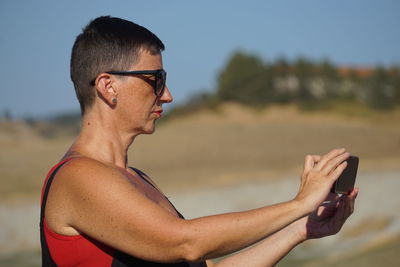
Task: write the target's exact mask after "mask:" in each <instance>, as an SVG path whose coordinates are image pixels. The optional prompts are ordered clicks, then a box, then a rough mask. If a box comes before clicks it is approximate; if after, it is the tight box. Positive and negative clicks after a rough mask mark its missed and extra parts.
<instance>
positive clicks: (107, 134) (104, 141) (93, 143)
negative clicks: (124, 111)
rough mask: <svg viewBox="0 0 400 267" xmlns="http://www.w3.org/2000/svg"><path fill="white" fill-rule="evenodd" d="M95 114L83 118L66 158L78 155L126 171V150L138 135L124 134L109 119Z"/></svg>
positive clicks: (116, 124) (113, 121) (118, 126)
mask: <svg viewBox="0 0 400 267" xmlns="http://www.w3.org/2000/svg"><path fill="white" fill-rule="evenodd" d="M95 114H99V113H96V112H91V113H89V114H85V116H83V119H82V126H81V131H80V134H79V136H78V137H77V139H76V140H75V142H74V144H73V145H72V146H71V148H70V149H69V151H68V152H67V156H71V155H74V154H78V155H81V156H86V157H89V158H93V159H95V160H98V161H100V162H103V163H106V164H110V165H114V166H117V167H119V168H124V169H126V168H127V164H128V154H127V153H128V148H129V146H130V145H131V144H132V142H133V141H134V139H135V137H136V136H137V135H138V133H137V134H132V133H131V134H127V133H124V132H123V131H122V130H121V129H120V125H119V124H118V123H116V121H115V120H112V118H111V117H109V116H99V115H95Z"/></svg>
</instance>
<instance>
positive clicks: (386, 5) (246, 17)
mask: <svg viewBox="0 0 400 267" xmlns="http://www.w3.org/2000/svg"><path fill="white" fill-rule="evenodd" d="M399 13H400V3H399V2H398V1H395V0H393V1H390V0H382V1H372V0H371V1H369V0H365V1H361V0H355V1H351V2H350V1H344V0H338V1H334V2H326V1H316V0H305V1H295V0H287V1H279V2H278V1H255V0H251V1H246V2H244V1H229V2H228V1H218V2H216V1H209V0H207V1H201V2H199V3H189V2H188V1H168V2H167V1H161V0H155V1H151V2H147V1H146V2H145V1H141V2H139V1H119V2H118V3H111V2H110V1H102V0H101V1H92V0H88V1H63V2H61V1H57V2H56V1H50V0H43V1H20V0H16V1H11V0H3V1H1V2H0V30H1V33H2V34H1V35H0V41H1V42H0V48H1V49H0V58H1V62H0V78H1V81H2V89H1V92H2V96H1V97H0V266H40V264H41V259H40V244H39V231H38V229H39V228H38V221H39V216H38V215H39V196H40V190H41V186H42V182H43V179H44V178H45V176H46V173H47V171H48V170H49V169H50V168H51V166H52V165H54V164H55V163H56V162H57V161H58V159H59V158H61V157H62V156H63V154H64V152H65V151H66V150H67V149H68V147H69V145H70V144H71V143H72V142H73V139H74V137H75V136H76V134H77V133H78V131H79V125H80V115H79V105H78V102H77V101H76V99H75V95H74V94H75V93H74V90H73V85H72V83H71V81H70V79H69V58H70V52H71V47H72V44H73V42H74V39H75V37H76V36H77V35H78V34H79V33H80V31H81V29H82V27H84V26H85V25H86V24H87V23H88V22H89V21H90V20H91V19H93V18H95V17H97V16H100V15H112V16H116V17H121V18H124V19H128V20H131V21H134V22H136V23H138V24H141V25H143V26H145V27H147V28H148V29H150V30H151V31H153V32H154V33H155V34H156V35H158V36H159V37H160V39H161V40H163V42H164V43H165V45H166V51H165V52H164V54H163V60H164V67H165V69H166V70H167V72H168V86H169V88H170V90H171V91H172V94H173V96H174V99H175V101H174V103H173V104H170V107H168V108H167V114H166V115H165V116H164V117H163V118H162V119H160V120H159V121H158V123H157V130H156V133H155V134H153V135H151V136H141V137H139V138H137V140H136V141H135V143H134V144H133V146H132V147H131V150H130V152H129V153H130V154H129V156H130V158H129V162H130V165H132V166H135V167H138V168H140V169H142V170H143V171H145V172H146V173H148V174H149V175H150V176H151V177H152V178H153V179H154V180H155V181H156V182H157V183H159V184H160V187H161V188H163V190H164V192H165V193H166V194H167V196H168V197H170V199H171V200H172V202H173V203H174V204H176V206H177V208H178V209H179V210H180V211H181V212H182V213H183V214H184V215H185V217H187V218H194V217H198V216H205V215H209V214H214V213H220V212H228V211H239V210H245V209H250V208H255V207H259V206H261V205H267V204H273V203H276V202H280V201H285V200H289V199H291V198H293V197H294V196H295V194H296V192H297V189H298V184H299V176H300V173H301V169H302V163H303V159H304V156H305V155H306V154H323V153H325V152H327V151H329V150H330V149H332V148H334V147H345V148H347V150H349V151H350V152H351V153H352V154H355V155H358V156H359V157H360V166H359V174H358V177H357V182H356V183H357V186H358V187H359V188H360V195H359V198H358V199H357V207H356V212H355V213H354V214H353V216H352V217H351V218H350V219H349V221H348V223H347V224H346V225H345V226H344V227H343V229H342V231H341V233H340V234H338V235H336V236H334V237H329V238H324V239H321V240H313V241H308V242H305V243H304V244H302V245H300V246H298V247H297V248H295V249H294V250H293V251H292V252H291V253H290V254H289V255H288V256H287V257H286V258H285V259H284V260H283V261H282V262H281V263H280V264H278V266H337V265H338V264H344V263H345V264H346V266H376V265H378V264H381V265H382V264H383V265H384V266H399V265H400V260H399V257H398V254H399V253H400V215H399V214H400V212H399V211H400V195H399V194H398V192H397V190H398V188H399V187H400V53H399V47H400V34H399V30H398V29H399V28H400V16H399V15H398V14H399Z"/></svg>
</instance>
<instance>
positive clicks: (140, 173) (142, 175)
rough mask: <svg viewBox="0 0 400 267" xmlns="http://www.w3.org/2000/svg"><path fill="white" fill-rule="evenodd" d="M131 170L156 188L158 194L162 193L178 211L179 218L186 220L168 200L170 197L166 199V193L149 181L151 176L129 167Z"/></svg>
mask: <svg viewBox="0 0 400 267" xmlns="http://www.w3.org/2000/svg"><path fill="white" fill-rule="evenodd" d="M129 168H131V169H132V170H133V171H134V172H136V173H137V174H138V175H139V176H140V178H142V179H143V180H144V181H145V182H146V183H148V184H149V185H151V186H152V187H154V188H155V189H156V190H157V191H158V192H160V194H162V195H163V196H164V197H165V199H166V200H167V201H168V202H169V204H171V206H172V207H173V208H174V210H175V211H176V213H178V215H179V218H181V219H185V217H183V215H182V214H181V213H180V212H179V211H178V210H177V209H176V208H175V206H174V204H172V202H171V201H170V200H169V199H168V197H166V196H165V195H164V193H163V192H161V191H160V189H158V188H157V187H156V186H155V185H154V184H153V183H152V182H150V181H149V178H148V177H149V176H148V175H147V174H145V173H144V172H142V171H141V170H139V169H136V168H134V167H129Z"/></svg>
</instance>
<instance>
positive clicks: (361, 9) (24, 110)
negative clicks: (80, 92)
mask: <svg viewBox="0 0 400 267" xmlns="http://www.w3.org/2000/svg"><path fill="white" fill-rule="evenodd" d="M100 15H112V16H117V17H121V18H124V19H128V20H132V21H134V22H136V23H138V24H141V25H143V26H145V27H147V28H148V29H150V30H151V31H153V32H154V33H155V34H157V35H158V36H159V37H160V39H162V40H163V42H164V43H165V45H166V51H165V53H164V65H165V68H166V70H167V72H168V85H169V87H170V88H171V89H172V93H173V95H174V97H175V100H176V102H178V103H179V102H181V101H183V100H184V99H186V98H187V97H188V96H190V95H191V94H192V93H193V92H195V91H199V90H202V89H207V90H211V89H213V88H214V87H215V82H216V76H217V74H218V72H219V70H221V68H222V67H223V66H224V64H225V63H226V60H227V59H228V58H229V55H230V54H231V53H232V51H234V50H236V49H244V50H246V51H248V52H252V53H256V54H258V55H260V56H261V57H263V58H264V59H266V60H274V59H276V58H277V57H279V56H285V57H287V58H288V59H295V58H296V57H298V56H299V55H303V56H305V57H308V58H310V59H313V60H321V59H323V58H329V59H330V60H331V61H333V62H334V63H336V64H356V65H376V64H382V65H392V64H400V1H397V0H375V1H372V0H350V1H349V0H336V1H321V0H320V1H318V0H302V1H299V0H280V1H278V0H275V1H266V0H264V1H255V0H248V1H243V0H241V1H227V0H226V1H212V0H203V1H183V0H181V1H173V0H171V1H165V0H152V1H134V0H129V1H128V0H120V1H103V0H100V1H94V0H84V1H78V0H70V1H54V0H42V1H40V0H36V1H33V0H32V1H29V0H26V1H22V0H1V1H0V31H1V35H0V48H1V49H0V79H1V92H2V94H1V97H0V113H2V112H4V110H6V109H8V110H9V111H11V113H12V114H13V115H14V116H26V115H33V116H37V115H39V116H43V115H53V114H57V113H59V112H65V111H73V110H78V108H79V106H78V103H77V101H76V99H75V94H74V91H73V86H72V82H71V81H70V79H69V57H70V51H71V47H72V44H73V41H74V39H75V37H76V35H77V34H79V32H80V31H81V28H82V27H83V26H84V25H86V24H87V23H88V22H89V20H90V19H92V18H95V17H97V16H100Z"/></svg>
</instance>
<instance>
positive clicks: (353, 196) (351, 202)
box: [348, 188, 358, 215]
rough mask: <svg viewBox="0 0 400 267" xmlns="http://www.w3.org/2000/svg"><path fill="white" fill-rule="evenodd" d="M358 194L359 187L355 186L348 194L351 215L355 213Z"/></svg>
mask: <svg viewBox="0 0 400 267" xmlns="http://www.w3.org/2000/svg"><path fill="white" fill-rule="evenodd" d="M357 195H358V188H354V189H353V190H352V191H351V192H350V194H349V195H348V198H349V205H350V215H351V214H353V212H354V204H355V200H356V198H357Z"/></svg>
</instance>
